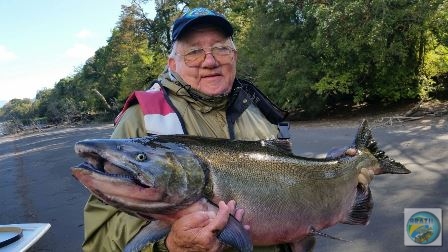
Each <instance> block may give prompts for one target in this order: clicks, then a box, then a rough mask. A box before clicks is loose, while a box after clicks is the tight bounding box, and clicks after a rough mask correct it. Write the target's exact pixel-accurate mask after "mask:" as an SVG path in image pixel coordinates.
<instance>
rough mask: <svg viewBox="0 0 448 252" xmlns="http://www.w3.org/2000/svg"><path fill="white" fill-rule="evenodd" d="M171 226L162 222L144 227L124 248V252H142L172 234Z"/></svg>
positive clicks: (152, 222)
mask: <svg viewBox="0 0 448 252" xmlns="http://www.w3.org/2000/svg"><path fill="white" fill-rule="evenodd" d="M170 229H171V226H170V225H168V224H166V223H164V222H161V221H151V222H150V223H149V224H148V225H146V226H145V227H143V228H142V229H141V230H140V231H139V232H138V233H137V234H136V235H135V236H134V238H132V240H131V241H130V242H129V243H128V244H127V245H126V247H125V248H124V250H123V251H124V252H134V251H141V250H142V249H143V248H144V247H146V246H147V245H148V244H149V243H154V242H156V241H158V240H160V239H162V238H163V237H165V236H166V235H168V233H169V232H170Z"/></svg>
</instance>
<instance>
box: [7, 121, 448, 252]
mask: <svg viewBox="0 0 448 252" xmlns="http://www.w3.org/2000/svg"><path fill="white" fill-rule="evenodd" d="M446 120H447V118H439V119H437V120H432V121H431V122H427V121H425V120H420V121H418V122H413V123H405V124H402V125H395V126H388V127H377V128H374V129H373V133H374V136H375V138H376V140H377V141H378V143H379V146H380V147H381V148H382V149H383V150H385V151H386V152H387V153H388V154H389V156H391V157H393V158H394V159H396V160H397V161H399V162H402V163H403V164H405V165H406V166H407V167H408V168H409V169H410V170H411V171H412V174H409V175H382V176H377V177H375V179H374V181H373V182H372V184H371V190H372V194H373V198H374V202H375V206H374V209H373V214H372V218H371V221H370V224H369V225H368V226H350V225H342V224H341V225H337V226H335V227H332V228H329V229H327V230H325V231H324V232H326V233H328V234H331V235H333V236H337V237H340V238H344V239H347V240H351V241H352V242H341V241H336V240H330V239H327V238H320V237H319V238H318V241H317V247H316V249H315V251H317V252H319V251H356V252H358V251H394V252H396V251H422V250H423V249H424V251H447V246H448V214H447V213H446V212H447V211H448V182H447V181H446V180H447V178H448V167H447V166H448V151H447V146H448V122H447V121H446ZM357 126H358V125H357V124H356V123H347V124H340V123H336V124H322V123H320V124H313V123H300V124H294V125H293V126H292V128H291V133H292V140H293V146H294V153H296V154H299V155H304V156H322V155H323V153H325V152H326V151H327V150H328V149H330V148H331V147H333V146H342V145H347V144H349V143H351V141H352V139H353V136H354V134H355V131H356V128H357ZM111 132H112V126H111V125H101V126H92V127H83V128H65V129H52V130H49V131H46V132H40V133H35V134H31V135H26V136H15V137H0V197H1V199H2V206H1V208H0V224H11V223H29V222H48V223H51V225H52V227H51V229H50V230H49V231H48V233H47V234H46V235H45V236H44V237H43V238H42V239H41V240H40V241H39V242H38V243H37V244H36V245H35V246H33V247H32V249H31V250H30V251H69V252H70V251H80V245H81V242H82V236H83V218H82V209H83V206H84V203H85V201H86V199H87V197H88V192H87V191H86V190H85V189H84V188H83V187H81V186H80V184H79V183H78V182H77V181H76V180H75V179H74V178H73V177H71V175H70V172H69V169H68V168H69V167H70V166H71V165H73V164H77V163H79V162H81V159H80V158H78V157H77V156H76V155H75V154H74V152H73V145H74V143H75V142H76V141H78V140H81V139H85V138H108V137H109V136H110V134H111ZM427 207H435V208H442V209H443V211H445V214H444V217H443V222H444V224H443V233H444V239H443V243H444V244H445V247H444V248H445V249H443V247H431V248H429V247H425V248H422V247H405V246H404V243H403V240H404V235H405V234H404V215H403V211H404V208H427ZM0 251H1V249H0Z"/></svg>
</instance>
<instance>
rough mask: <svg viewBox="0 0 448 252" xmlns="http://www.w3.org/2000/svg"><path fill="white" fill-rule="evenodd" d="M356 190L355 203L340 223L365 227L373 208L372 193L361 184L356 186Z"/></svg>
mask: <svg viewBox="0 0 448 252" xmlns="http://www.w3.org/2000/svg"><path fill="white" fill-rule="evenodd" d="M356 189H357V190H356V198H355V201H354V202H353V205H352V207H351V209H350V210H349V211H348V212H347V215H346V216H345V219H344V220H342V221H341V223H344V224H351V225H367V224H368V223H369V220H370V215H371V213H372V208H373V200H372V193H371V192H370V188H369V187H368V186H365V185H363V184H358V185H357V187H356Z"/></svg>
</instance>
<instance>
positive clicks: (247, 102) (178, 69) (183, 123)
mask: <svg viewBox="0 0 448 252" xmlns="http://www.w3.org/2000/svg"><path fill="white" fill-rule="evenodd" d="M232 35H233V28H232V25H231V24H230V23H229V22H228V21H227V19H226V18H225V17H224V16H222V15H221V14H219V13H216V12H214V11H212V10H209V9H206V8H196V9H192V10H190V11H189V12H188V13H186V14H184V15H183V16H181V17H180V18H179V19H177V20H176V21H175V23H174V25H173V31H172V41H173V48H172V51H171V53H170V55H169V57H168V64H167V68H166V70H165V71H164V72H163V73H162V74H161V75H160V76H159V78H158V80H156V81H155V83H154V84H153V86H152V87H151V88H150V89H149V90H147V91H138V92H134V93H133V94H132V95H131V96H130V97H129V98H128V100H127V102H126V104H125V106H124V108H123V110H122V112H121V113H120V114H119V116H118V117H117V120H116V128H115V130H114V132H113V134H112V138H130V137H143V136H146V135H147V134H189V135H198V136H206V137H219V138H230V139H240V140H259V139H267V138H271V139H272V138H276V137H286V136H284V134H285V133H286V134H287V131H284V130H280V132H279V127H280V128H281V127H282V125H281V124H280V126H279V123H281V122H282V120H283V119H284V117H285V115H286V114H285V113H284V112H283V111H281V110H280V109H278V108H277V107H275V106H274V105H273V104H272V103H271V102H270V101H269V100H268V99H267V98H266V97H265V96H264V95H263V94H262V93H261V92H260V91H259V90H258V89H257V88H255V86H254V85H252V84H251V83H249V82H247V81H243V80H240V79H238V78H236V62H237V50H236V48H235V45H234V43H233V41H232ZM282 133H283V134H282ZM105 170H106V171H107V172H109V173H116V172H117V171H114V170H113V169H112V168H110V167H107V166H106V167H105ZM367 177H368V179H367V181H369V180H370V179H369V176H368V175H367ZM367 183H368V182H367ZM203 207H204V206H203V205H202V204H201V203H197V204H195V205H193V206H191V207H189V208H187V209H185V210H184V211H185V213H187V214H186V215H185V216H183V217H181V218H180V219H178V220H177V221H175V222H174V224H173V225H172V228H171V231H170V232H169V234H168V235H167V236H166V237H165V238H164V239H161V240H160V241H158V242H156V243H154V244H150V245H149V246H148V247H147V248H145V249H144V250H145V251H166V250H169V251H220V250H222V249H224V246H223V245H222V244H221V243H220V242H219V241H218V240H217V238H216V234H217V232H219V230H221V229H223V228H224V226H225V225H226V223H227V220H228V217H229V214H235V216H236V217H237V219H241V218H242V215H243V211H242V210H236V208H235V202H234V201H230V202H228V203H227V204H225V203H224V202H221V203H220V204H219V211H218V213H210V212H207V211H205V210H204V209H203ZM84 217H85V242H84V244H83V249H84V251H120V250H122V249H123V248H124V246H125V245H126V244H127V243H128V242H129V241H130V240H131V239H132V238H133V237H134V236H135V235H136V233H138V232H139V231H140V230H141V229H142V228H143V227H144V226H146V225H147V224H148V222H147V221H144V220H141V219H138V218H136V217H133V216H130V215H128V214H126V213H123V212H120V211H119V210H117V209H115V208H113V207H111V206H107V205H105V204H103V203H101V202H100V201H99V200H98V199H97V198H95V197H94V196H91V197H90V198H89V201H88V202H87V205H86V207H85V215H84ZM264 249H265V250H263V251H282V250H287V249H288V248H287V245H284V246H277V247H272V248H264ZM266 249H267V250H266ZM255 250H257V248H256V249H255Z"/></svg>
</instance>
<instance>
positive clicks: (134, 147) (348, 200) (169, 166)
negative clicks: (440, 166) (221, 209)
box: [72, 121, 409, 251]
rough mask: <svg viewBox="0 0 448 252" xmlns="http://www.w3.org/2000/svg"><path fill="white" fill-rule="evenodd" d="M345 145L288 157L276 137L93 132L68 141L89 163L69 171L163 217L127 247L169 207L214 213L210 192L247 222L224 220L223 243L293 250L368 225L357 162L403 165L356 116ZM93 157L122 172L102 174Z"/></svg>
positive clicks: (375, 167)
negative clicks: (202, 204)
mask: <svg viewBox="0 0 448 252" xmlns="http://www.w3.org/2000/svg"><path fill="white" fill-rule="evenodd" d="M353 147H355V148H357V150H358V154H357V155H355V156H353V157H344V158H339V159H335V160H326V159H317V158H305V157H300V156H296V155H294V154H292V152H291V151H288V150H287V148H285V143H284V142H283V141H277V140H263V141H236V140H227V139H216V138H204V137H195V136H180V135H174V136H155V135H153V136H148V137H145V138H137V139H94V140H84V141H81V142H78V143H77V144H76V145H75V150H76V152H77V153H78V154H79V155H80V156H82V157H85V158H86V159H87V160H88V161H89V162H86V163H83V164H80V165H78V166H75V167H73V168H72V174H73V176H74V177H75V178H77V179H78V180H79V181H80V182H81V183H82V184H83V185H84V186H86V188H87V189H89V190H90V191H91V192H92V193H93V194H94V195H96V196H97V197H98V198H100V199H101V200H103V201H104V202H106V203H108V204H110V205H112V206H115V207H117V208H119V209H120V210H122V211H125V212H128V213H130V214H132V215H135V216H138V217H141V218H145V219H157V220H160V221H161V223H165V224H163V225H157V222H156V221H153V222H152V223H151V225H150V226H148V227H147V228H145V230H144V231H141V232H140V233H139V234H138V235H137V236H136V238H134V240H133V241H131V242H130V243H129V244H128V246H127V248H128V249H127V250H128V251H133V250H134V249H136V250H138V249H139V248H140V249H141V248H142V247H143V246H144V245H145V244H147V243H149V242H153V241H155V240H157V239H159V237H160V235H161V234H164V233H166V232H168V231H169V228H168V229H167V228H166V227H167V224H168V225H169V220H171V219H173V218H179V217H180V216H177V215H176V213H178V212H179V211H180V210H182V209H183V208H185V207H187V206H189V205H191V204H193V203H194V202H197V201H199V200H202V199H206V200H208V201H210V205H209V208H210V209H215V211H216V207H215V206H214V204H217V203H218V202H219V201H220V200H224V201H226V202H227V201H229V200H235V201H236V202H237V204H238V206H239V207H241V208H244V209H245V214H244V217H243V219H242V224H248V225H250V226H251V228H250V230H249V233H247V232H246V231H245V230H244V228H243V226H242V225H241V223H238V222H237V221H236V220H235V219H234V218H230V219H229V222H228V224H227V226H226V228H224V229H223V230H222V232H221V233H220V234H219V236H218V239H220V240H222V241H223V242H224V243H227V244H229V245H231V246H233V247H236V248H237V249H239V250H241V251H251V248H252V244H254V245H257V246H259V245H275V244H283V243H290V244H294V246H293V248H298V247H300V246H301V242H302V239H304V237H306V236H308V235H313V234H317V233H316V231H319V230H322V229H325V228H327V227H330V226H333V225H335V224H337V223H348V224H367V223H368V220H369V217H370V212H371V209H372V202H371V196H370V190H369V189H368V187H366V186H360V185H359V184H358V179H357V177H358V175H359V173H360V172H361V169H363V168H366V169H371V170H372V171H375V172H376V174H380V173H409V170H407V169H406V168H405V167H404V166H403V165H401V164H400V163H398V162H396V161H394V160H392V159H390V158H388V157H387V156H386V155H385V154H384V152H382V151H381V150H379V149H378V148H377V146H376V142H375V141H374V139H373V138H372V136H371V131H370V129H369V128H368V126H367V122H365V121H364V122H362V123H361V126H360V127H359V129H358V132H357V134H356V137H355V140H354V143H353ZM101 164H105V165H106V164H108V165H110V166H113V167H115V168H116V169H117V170H122V174H119V175H117V174H108V173H107V172H106V171H105V169H104V168H103V167H102V166H101ZM111 183H113V185H114V187H111V186H110V184H111ZM120 184H122V185H123V186H121V187H120ZM153 223H155V224H154V225H153Z"/></svg>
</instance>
